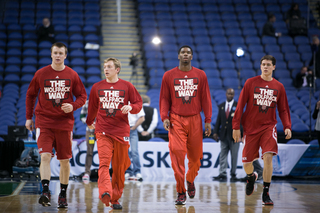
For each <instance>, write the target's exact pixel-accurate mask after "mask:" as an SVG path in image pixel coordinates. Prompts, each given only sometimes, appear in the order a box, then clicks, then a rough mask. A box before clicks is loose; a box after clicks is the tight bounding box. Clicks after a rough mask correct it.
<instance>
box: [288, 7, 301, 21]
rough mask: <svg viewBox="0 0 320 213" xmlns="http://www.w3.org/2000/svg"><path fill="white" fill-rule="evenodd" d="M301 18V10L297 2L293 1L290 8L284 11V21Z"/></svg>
mask: <svg viewBox="0 0 320 213" xmlns="http://www.w3.org/2000/svg"><path fill="white" fill-rule="evenodd" d="M299 18H301V11H300V9H299V5H298V4H297V3H293V4H292V5H291V8H290V9H289V10H288V11H287V13H286V23H289V20H290V19H299Z"/></svg>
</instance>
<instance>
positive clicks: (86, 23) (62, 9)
mask: <svg viewBox="0 0 320 213" xmlns="http://www.w3.org/2000/svg"><path fill="white" fill-rule="evenodd" d="M1 3H2V4H3V5H2V6H3V8H4V9H3V11H2V12H1V13H0V79H1V84H0V91H1V93H2V96H1V99H0V120H1V121H2V122H1V124H0V136H3V138H5V137H6V135H7V134H8V128H7V126H11V125H18V126H21V125H22V126H24V125H25V120H26V118H25V99H26V91H27V89H28V85H29V83H30V81H31V79H32V77H33V75H34V73H35V72H36V71H37V70H38V69H40V68H41V67H44V66H47V65H49V64H51V58H50V55H51V52H50V48H51V45H52V43H51V42H48V41H42V42H38V41H37V35H36V29H37V27H39V25H41V23H42V19H43V18H44V17H48V18H49V19H50V20H51V24H52V25H53V26H54V30H55V41H59V42H63V43H65V44H66V46H67V47H68V57H67V59H66V60H65V64H66V65H68V66H70V67H71V68H73V69H74V70H75V71H76V72H78V74H79V76H80V78H81V80H82V81H83V83H84V85H85V86H86V91H87V94H88V95H89V93H90V89H91V86H92V85H93V84H94V83H96V82H97V81H100V80H101V71H100V58H99V55H100V54H99V50H93V49H85V45H86V44H87V43H95V44H99V43H100V40H101V36H100V31H101V30H100V28H101V23H100V1H99V0H51V1H49V0H48V1H40V0H38V1H37V0H21V1H15V0H13V1H9V0H6V1H2V2H1ZM80 110H81V109H78V110H77V111H75V113H74V116H75V127H76V128H75V131H74V135H75V136H83V135H85V125H84V124H82V123H81V121H80V119H79V116H80ZM3 138H0V140H3Z"/></svg>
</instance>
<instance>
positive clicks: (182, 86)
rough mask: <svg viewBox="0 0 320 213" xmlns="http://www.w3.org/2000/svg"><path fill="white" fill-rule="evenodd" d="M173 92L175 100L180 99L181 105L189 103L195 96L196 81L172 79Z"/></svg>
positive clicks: (195, 79) (193, 79) (196, 89)
mask: <svg viewBox="0 0 320 213" xmlns="http://www.w3.org/2000/svg"><path fill="white" fill-rule="evenodd" d="M174 90H175V95H176V97H177V98H182V103H191V99H192V97H195V96H197V91H198V79H197V78H186V79H174Z"/></svg>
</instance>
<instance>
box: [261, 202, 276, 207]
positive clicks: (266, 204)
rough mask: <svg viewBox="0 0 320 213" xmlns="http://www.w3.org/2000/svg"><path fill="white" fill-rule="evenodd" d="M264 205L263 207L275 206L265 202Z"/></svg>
mask: <svg viewBox="0 0 320 213" xmlns="http://www.w3.org/2000/svg"><path fill="white" fill-rule="evenodd" d="M262 205H263V206H273V203H264V202H262Z"/></svg>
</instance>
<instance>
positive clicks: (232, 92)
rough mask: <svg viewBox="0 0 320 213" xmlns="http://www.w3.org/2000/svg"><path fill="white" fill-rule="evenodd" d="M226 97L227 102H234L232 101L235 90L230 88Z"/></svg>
mask: <svg viewBox="0 0 320 213" xmlns="http://www.w3.org/2000/svg"><path fill="white" fill-rule="evenodd" d="M226 96H227V101H228V102H230V101H232V99H233V97H234V89H232V88H228V89H227V91H226Z"/></svg>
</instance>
